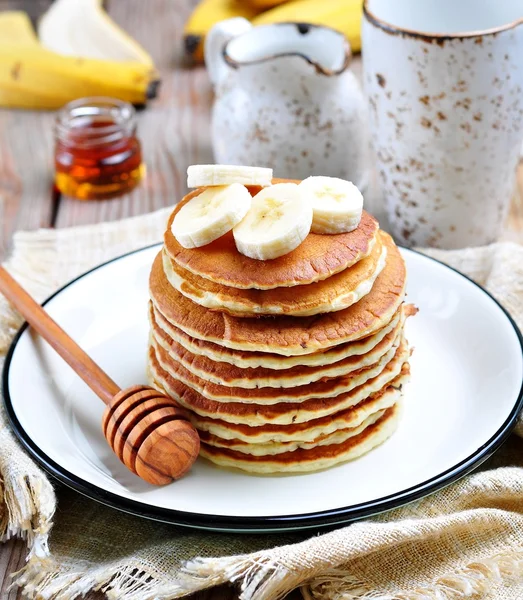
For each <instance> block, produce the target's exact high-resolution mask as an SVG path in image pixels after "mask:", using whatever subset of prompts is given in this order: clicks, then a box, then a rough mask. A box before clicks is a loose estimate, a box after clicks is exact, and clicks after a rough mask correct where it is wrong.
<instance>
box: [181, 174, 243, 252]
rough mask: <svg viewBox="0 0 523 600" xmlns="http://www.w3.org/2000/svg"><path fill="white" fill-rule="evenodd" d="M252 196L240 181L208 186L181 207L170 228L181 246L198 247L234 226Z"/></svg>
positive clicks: (240, 218)
mask: <svg viewBox="0 0 523 600" xmlns="http://www.w3.org/2000/svg"><path fill="white" fill-rule="evenodd" d="M251 202H252V197H251V195H250V194H249V191H248V190H247V188H246V187H244V186H243V185H241V184H240V183H233V184H231V185H226V186H219V187H214V188H208V189H206V190H204V191H203V192H202V193H201V194H199V195H198V196H195V197H194V198H192V199H191V200H189V202H187V204H186V205H185V206H183V207H182V208H181V209H180V211H179V212H178V213H177V215H176V216H175V217H174V220H173V223H172V225H171V231H172V233H173V235H174V237H175V238H176V239H177V240H178V242H179V243H180V244H181V245H182V246H183V247H184V248H199V247H200V246H205V245H206V244H210V243H211V242H214V240H217V239H218V238H219V237H221V236H222V235H224V234H226V233H227V232H228V231H230V230H231V229H232V228H233V227H234V226H235V225H237V224H238V223H239V222H240V221H241V220H242V219H243V217H245V215H246V214H247V211H248V210H249V208H250V207H251Z"/></svg>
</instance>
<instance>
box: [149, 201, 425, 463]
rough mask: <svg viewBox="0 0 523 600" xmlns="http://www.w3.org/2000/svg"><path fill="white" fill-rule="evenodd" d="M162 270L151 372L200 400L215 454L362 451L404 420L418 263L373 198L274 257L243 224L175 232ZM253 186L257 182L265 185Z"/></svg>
mask: <svg viewBox="0 0 523 600" xmlns="http://www.w3.org/2000/svg"><path fill="white" fill-rule="evenodd" d="M200 191H201V190H196V191H195V192H193V193H191V194H189V195H188V196H187V197H186V198H185V199H184V200H182V202H181V203H180V204H178V205H177V207H176V208H175V210H174V212H173V214H172V216H171V218H170V220H169V223H168V226H167V231H166V233H165V243H164V247H163V249H162V251H161V252H160V254H159V255H158V256H157V258H156V260H155V262H154V265H153V267H152V271H151V277H150V294H151V304H150V313H149V316H150V322H151V335H150V343H149V350H148V372H149V377H150V381H151V384H152V385H154V386H155V387H157V388H158V389H159V390H161V391H163V392H165V393H167V394H168V395H170V396H171V397H172V398H174V399H175V400H176V401H177V402H179V403H180V404H181V405H182V406H184V407H185V408H187V409H188V412H189V417H190V419H191V421H192V423H193V424H194V426H195V427H196V428H197V429H198V431H199V434H200V437H201V455H202V456H204V457H205V458H207V459H209V460H211V461H212V462H214V463H216V464H218V465H222V466H225V467H237V468H240V469H243V470H246V471H250V472H255V473H275V472H305V471H313V470H318V469H323V468H326V467H330V466H332V465H335V464H337V463H339V462H342V461H346V460H350V459H353V458H356V457H358V456H360V455H362V454H364V453H365V452H367V451H369V450H370V449H372V448H373V447H375V446H377V445H378V444H380V443H381V442H383V441H384V440H385V439H387V438H388V437H389V436H390V435H391V434H392V432H393V431H394V430H395V428H396V425H397V423H398V417H399V408H400V399H401V395H402V387H403V385H404V384H405V383H406V381H407V379H408V376H409V364H408V359H409V356H410V351H409V348H408V345H407V342H406V340H405V338H404V335H403V329H404V324H405V319H406V317H407V316H409V315H410V314H412V313H413V312H414V310H415V309H413V307H411V306H409V305H406V304H405V303H404V295H405V282H406V273H405V264H404V262H403V259H402V257H401V255H400V253H399V251H398V249H397V248H396V246H395V244H394V242H393V241H392V239H391V238H390V236H388V235H387V234H385V233H384V232H381V231H380V230H379V226H378V223H377V221H376V220H375V219H374V218H373V217H372V216H370V215H369V214H367V213H366V212H363V216H362V219H361V222H360V225H359V226H358V228H357V229H356V230H354V231H352V232H350V233H343V234H338V235H318V234H314V233H310V234H309V235H308V236H307V238H306V239H305V241H304V242H303V243H302V244H301V245H300V246H299V247H298V248H296V250H294V251H293V252H291V253H289V254H287V255H285V256H282V257H280V258H276V259H274V260H269V261H257V260H253V259H251V258H247V257H245V256H243V255H241V254H240V253H239V252H238V251H237V249H236V247H235V244H234V239H233V236H232V233H229V234H227V235H225V236H223V237H221V238H220V239H218V240H216V241H215V242H212V243H211V244H209V245H207V246H204V247H201V248H196V249H185V248H183V247H182V246H181V245H180V244H179V243H178V242H177V241H176V239H175V237H174V236H173V234H172V233H171V223H172V220H173V218H174V216H175V215H176V213H177V212H178V210H179V209H180V208H181V207H182V206H183V205H184V204H185V203H186V202H188V201H189V200H190V199H191V198H192V197H194V196H195V195H196V194H198V193H200ZM251 193H255V192H254V191H252V192H251Z"/></svg>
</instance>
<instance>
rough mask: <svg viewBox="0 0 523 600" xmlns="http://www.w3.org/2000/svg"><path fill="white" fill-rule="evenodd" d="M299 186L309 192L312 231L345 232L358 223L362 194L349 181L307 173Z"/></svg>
mask: <svg viewBox="0 0 523 600" xmlns="http://www.w3.org/2000/svg"><path fill="white" fill-rule="evenodd" d="M299 188H300V189H301V190H302V191H304V192H306V193H307V194H308V195H309V196H310V201H311V202H312V208H313V212H314V216H313V219H312V228H311V231H312V232H313V233H327V234H335V233H348V232H350V231H353V230H354V229H356V227H358V225H359V223H360V220H361V213H362V210H363V196H362V195H361V192H360V191H359V190H358V188H357V187H356V186H355V185H354V184H353V183H351V182H350V181H345V180H344V179H338V178H336V177H308V178H307V179H304V180H303V181H302V182H301V183H300V184H299Z"/></svg>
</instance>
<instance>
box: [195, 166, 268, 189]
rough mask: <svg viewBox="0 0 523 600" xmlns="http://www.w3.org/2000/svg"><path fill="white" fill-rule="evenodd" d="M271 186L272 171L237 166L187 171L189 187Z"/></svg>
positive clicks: (197, 167) (196, 168)
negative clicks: (232, 184) (238, 184)
mask: <svg viewBox="0 0 523 600" xmlns="http://www.w3.org/2000/svg"><path fill="white" fill-rule="evenodd" d="M231 183H241V184H243V185H260V186H262V187H265V186H268V185H271V183H272V169H267V168H265V167H244V166H236V165H192V166H190V167H189V168H188V169H187V186H188V187H189V188H198V187H204V186H214V185H230V184H231Z"/></svg>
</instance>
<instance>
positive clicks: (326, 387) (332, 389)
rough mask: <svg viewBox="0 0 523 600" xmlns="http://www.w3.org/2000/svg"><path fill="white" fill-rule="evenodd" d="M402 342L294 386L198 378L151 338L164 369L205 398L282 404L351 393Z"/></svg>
mask: <svg viewBox="0 0 523 600" xmlns="http://www.w3.org/2000/svg"><path fill="white" fill-rule="evenodd" d="M399 344H400V338H398V340H397V341H396V342H395V343H394V344H393V345H392V347H391V349H390V350H389V351H388V352H386V353H385V354H384V355H383V356H382V357H381V358H380V359H379V361H378V362H377V363H375V364H373V365H371V366H369V367H366V368H364V369H358V370H357V371H354V372H352V373H348V374H347V375H342V376H340V377H335V378H332V379H326V380H325V381H316V382H314V383H309V384H307V385H299V386H295V387H291V388H274V387H262V388H240V387H227V386H224V385H218V384H216V383H212V382H210V381H207V380H205V379H202V378H200V377H197V376H196V375H194V374H193V373H191V372H190V371H188V370H187V369H186V368H185V367H183V366H182V365H181V364H180V363H178V362H176V361H173V360H172V359H171V358H170V357H169V355H168V354H167V352H166V351H165V350H164V349H163V348H162V347H161V346H160V345H159V344H157V343H156V342H155V340H154V339H152V340H151V346H152V348H153V350H154V352H155V354H156V358H157V360H158V362H159V364H160V366H161V367H162V369H164V370H165V371H167V373H169V375H171V376H172V377H174V378H175V379H177V380H178V381H181V382H182V383H184V384H185V385H187V386H189V387H190V388H192V389H193V390H195V391H196V392H198V393H199V394H201V395H202V396H204V397H205V398H208V399H209V400H215V401H216V402H225V403H227V402H243V403H246V404H258V405H266V404H278V403H281V402H304V401H305V400H310V399H312V398H324V399H328V398H333V397H335V396H339V395H340V394H344V393H346V392H349V391H350V390H352V389H354V388H355V387H358V386H359V385H361V384H363V383H365V382H366V381H368V380H369V379H372V378H373V377H376V376H378V375H379V374H380V373H381V372H382V371H383V370H384V369H385V367H386V366H387V364H388V363H389V362H390V361H391V360H393V359H394V357H395V355H396V354H400V353H401V352H402V350H399V349H398V345H399ZM402 347H403V348H404V347H406V342H405V341H403V342H402Z"/></svg>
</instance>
